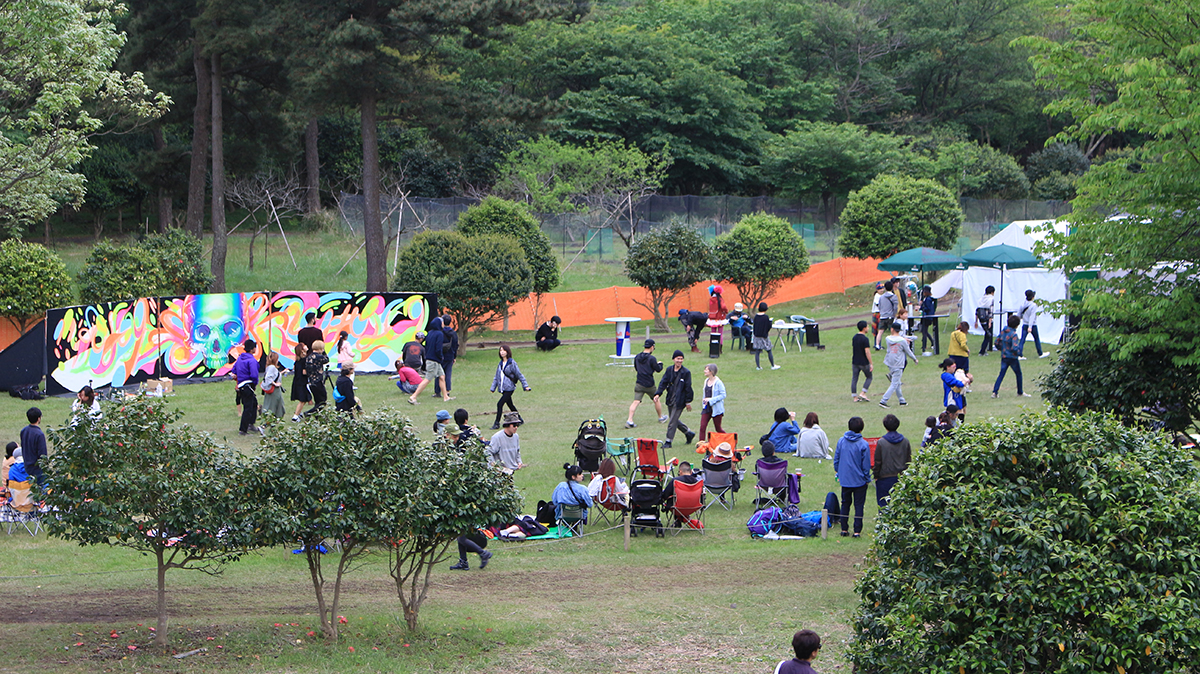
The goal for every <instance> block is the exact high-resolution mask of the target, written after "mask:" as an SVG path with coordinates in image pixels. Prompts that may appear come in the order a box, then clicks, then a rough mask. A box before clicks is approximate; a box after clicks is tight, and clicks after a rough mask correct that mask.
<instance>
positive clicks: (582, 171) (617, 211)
mask: <svg viewBox="0 0 1200 674" xmlns="http://www.w3.org/2000/svg"><path fill="white" fill-rule="evenodd" d="M670 165H671V158H670V157H669V156H668V153H667V151H666V150H665V149H664V150H662V151H661V152H658V153H655V154H647V153H645V152H642V151H641V150H639V149H638V148H636V147H631V146H627V145H626V144H625V143H624V141H602V142H592V143H589V144H588V145H587V146H582V145H572V144H569V143H560V142H558V141H556V140H554V139H552V138H549V137H546V136H542V137H539V138H536V139H534V140H527V141H524V142H522V143H521V144H520V145H519V146H518V147H517V148H516V149H515V150H513V151H512V152H509V153H508V154H507V155H505V157H504V161H503V163H502V164H501V165H500V168H499V176H500V177H499V182H497V184H496V191H497V192H499V193H500V194H503V195H507V196H509V197H510V198H512V199H518V200H521V201H523V202H524V203H526V204H528V205H529V207H530V208H532V209H533V211H534V212H536V213H544V214H552V213H570V212H573V211H579V212H586V213H593V214H595V215H597V216H599V217H601V218H604V221H605V223H606V224H607V225H608V226H609V227H611V228H612V230H613V232H614V233H615V234H616V235H617V236H618V237H620V238H621V240H622V241H624V242H625V245H626V246H628V245H629V244H630V243H631V242H632V240H633V230H632V229H630V231H625V230H624V229H623V228H622V226H621V222H622V220H628V214H627V212H626V211H627V209H628V208H629V207H630V204H636V203H637V202H638V201H639V200H640V199H642V198H643V197H647V196H649V195H651V194H654V192H655V191H656V190H658V188H659V187H661V186H662V184H663V180H664V177H665V176H666V172H667V167H669V166H670ZM622 216H624V217H622Z"/></svg>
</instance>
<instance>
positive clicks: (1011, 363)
mask: <svg viewBox="0 0 1200 674" xmlns="http://www.w3.org/2000/svg"><path fill="white" fill-rule="evenodd" d="M1010 367H1011V368H1012V371H1013V372H1014V373H1015V374H1016V375H1017V395H1021V394H1022V393H1024V392H1025V385H1024V382H1022V381H1021V362H1020V361H1018V360H1017V359H1016V358H1001V359H1000V376H999V377H996V385H995V386H993V387H992V393H993V394H997V393H999V392H1000V382H1002V381H1004V373H1005V372H1007V371H1008V368H1010Z"/></svg>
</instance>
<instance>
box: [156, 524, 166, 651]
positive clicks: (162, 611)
mask: <svg viewBox="0 0 1200 674" xmlns="http://www.w3.org/2000/svg"><path fill="white" fill-rule="evenodd" d="M155 554H156V555H157V557H158V627H156V628H154V645H155V646H157V647H159V648H162V649H166V647H167V565H166V563H165V562H164V561H163V550H162V548H158V549H157V550H155Z"/></svg>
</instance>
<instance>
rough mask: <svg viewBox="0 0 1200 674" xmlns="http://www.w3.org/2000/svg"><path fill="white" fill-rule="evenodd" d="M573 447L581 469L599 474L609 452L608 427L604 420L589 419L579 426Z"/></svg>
mask: <svg viewBox="0 0 1200 674" xmlns="http://www.w3.org/2000/svg"><path fill="white" fill-rule="evenodd" d="M572 447H573V449H574V450H575V458H576V459H578V460H579V467H580V468H582V469H584V470H586V471H589V472H592V473H596V472H599V471H600V462H601V461H602V460H603V459H604V455H605V454H606V453H607V452H608V426H607V425H606V424H605V423H604V419H588V420H587V421H584V422H583V423H581V424H579V433H578V434H577V435H576V436H575V444H574V445H573V446H572Z"/></svg>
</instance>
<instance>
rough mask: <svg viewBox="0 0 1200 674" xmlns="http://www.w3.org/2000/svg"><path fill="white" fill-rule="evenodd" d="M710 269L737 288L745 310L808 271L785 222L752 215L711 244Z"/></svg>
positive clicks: (798, 239) (797, 240)
mask: <svg viewBox="0 0 1200 674" xmlns="http://www.w3.org/2000/svg"><path fill="white" fill-rule="evenodd" d="M713 269H714V271H713V275H714V276H716V277H717V278H721V279H726V280H728V281H729V282H730V283H732V284H733V285H735V286H737V289H738V293H739V294H740V295H741V296H742V302H744V303H745V304H746V306H748V307H757V306H758V303H759V302H761V301H763V300H765V299H767V298H769V297H771V296H772V295H773V294H774V293H775V291H776V290H778V288H779V286H780V285H781V284H782V283H783V282H784V281H786V280H788V279H790V278H793V277H796V276H799V275H800V274H803V273H804V272H806V271H808V249H807V248H805V246H804V239H803V238H802V237H801V236H800V235H799V234H797V233H796V230H794V229H792V226H791V225H789V224H788V223H787V221H786V220H784V219H783V218H779V217H776V216H774V215H768V214H766V213H754V214H752V215H747V216H745V217H743V218H742V219H741V220H740V221H738V224H737V225H736V226H735V227H734V228H733V230H731V231H730V232H729V233H727V234H722V235H721V236H719V237H717V240H716V241H714V242H713Z"/></svg>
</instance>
